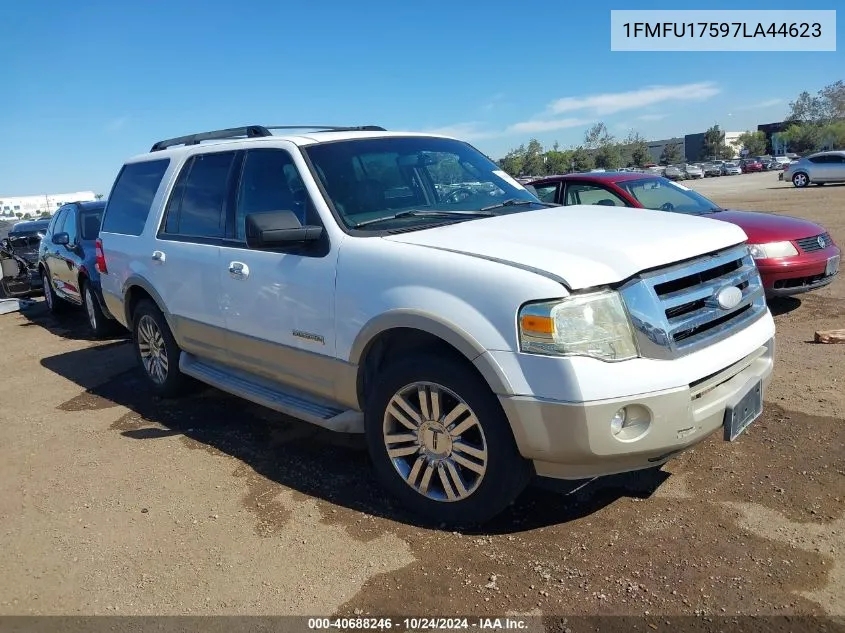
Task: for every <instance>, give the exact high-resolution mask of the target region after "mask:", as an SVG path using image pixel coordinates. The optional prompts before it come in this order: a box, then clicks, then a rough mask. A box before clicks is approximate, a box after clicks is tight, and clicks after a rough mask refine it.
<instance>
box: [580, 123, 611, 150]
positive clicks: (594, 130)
mask: <svg viewBox="0 0 845 633" xmlns="http://www.w3.org/2000/svg"><path fill="white" fill-rule="evenodd" d="M615 142H616V139H615V138H613V136H612V135H611V134H610V132H608V131H607V126H606V125H605V124H604V123H603V122H601V121H599V122H598V123H596V124H595V125H593V126H592V127H591V128H590V129H589V130H587V131H586V132H585V133H584V146H585V147H586V148H587V149H599V148H600V147H606V146H608V145H612V144H613V143H615Z"/></svg>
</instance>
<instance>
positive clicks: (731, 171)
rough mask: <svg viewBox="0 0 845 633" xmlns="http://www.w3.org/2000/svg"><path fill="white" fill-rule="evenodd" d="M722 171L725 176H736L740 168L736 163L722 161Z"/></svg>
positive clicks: (739, 172)
mask: <svg viewBox="0 0 845 633" xmlns="http://www.w3.org/2000/svg"><path fill="white" fill-rule="evenodd" d="M722 173H723V174H724V175H725V176H737V175H739V174H741V173H742V168H740V166H739V165H738V164H737V163H722Z"/></svg>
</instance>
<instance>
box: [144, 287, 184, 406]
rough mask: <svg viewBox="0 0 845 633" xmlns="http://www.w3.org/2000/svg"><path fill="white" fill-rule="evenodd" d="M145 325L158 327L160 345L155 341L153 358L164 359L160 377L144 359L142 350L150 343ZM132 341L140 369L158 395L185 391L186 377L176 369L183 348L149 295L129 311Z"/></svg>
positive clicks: (170, 396) (166, 396)
mask: <svg viewBox="0 0 845 633" xmlns="http://www.w3.org/2000/svg"><path fill="white" fill-rule="evenodd" d="M146 328H151V329H152V330H153V331H154V332H156V331H157V332H158V334H159V335H160V337H161V345H158V344H156V346H155V352H156V358H160V357H161V356H163V357H164V358H165V359H166V361H167V367H166V370H165V372H164V378H163V379H160V378H156V376H155V371H153V369H152V368H151V367H152V366H151V365H150V364H149V363H148V362H146V361H145V353H146V351H147V349H149V345H146V344H145V341H146V340H147V339H148V338H149V335H148V332H147V329H146ZM141 332H143V334H142V333H141ZM139 334H140V337H139ZM132 344H133V346H134V347H135V358H136V359H137V360H138V364H139V365H140V366H141V371H142V372H143V374H144V376H145V377H146V378H147V381H148V383H149V384H150V386H151V387H152V389H153V391H154V392H155V394H156V395H157V396H159V397H161V398H173V397H176V396H178V395H181V394H182V393H185V392H186V391H187V389H188V386H189V384H190V382H189V379H188V377H187V376H186V375H185V374H183V373H182V372H181V371H179V356H180V355H181V353H182V350H180V349H179V346H178V345H177V344H176V339H175V338H173V333H172V332H171V331H170V327H169V326H168V325H167V320H166V319H165V318H164V315H163V314H162V313H161V310H159V309H158V306H156V305H155V303H153V302H152V301H150V300H148V299H142V300H141V301H139V302H138V305H137V306H136V308H135V311H134V313H133V314H132ZM142 347H145V352H142V349H141V348H142Z"/></svg>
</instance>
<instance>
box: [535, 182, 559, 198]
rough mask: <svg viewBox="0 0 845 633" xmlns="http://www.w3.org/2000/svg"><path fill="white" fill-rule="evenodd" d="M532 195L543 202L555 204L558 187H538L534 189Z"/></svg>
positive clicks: (553, 185)
mask: <svg viewBox="0 0 845 633" xmlns="http://www.w3.org/2000/svg"><path fill="white" fill-rule="evenodd" d="M532 189H533V190H534V191H532V193H533V194H534V195H535V196H537V197H538V198H539V199H540V200H542V201H543V202H554V201H555V198H556V195H557V185H556V184H552V185H537V186H535V187H532Z"/></svg>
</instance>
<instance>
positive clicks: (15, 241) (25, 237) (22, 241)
mask: <svg viewBox="0 0 845 633" xmlns="http://www.w3.org/2000/svg"><path fill="white" fill-rule="evenodd" d="M43 235H44V232H43V231H41V232H32V233H10V234H9V243H10V244H11V245H12V248H21V249H26V248H37V247H38V245H39V244H40V243H41V237H42V236H43Z"/></svg>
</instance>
